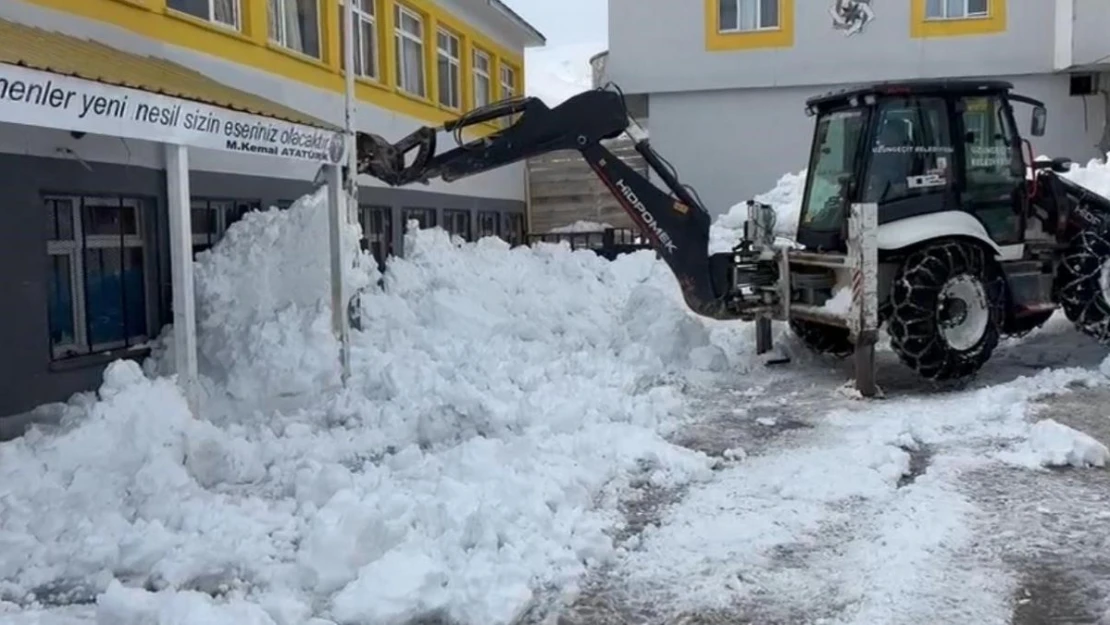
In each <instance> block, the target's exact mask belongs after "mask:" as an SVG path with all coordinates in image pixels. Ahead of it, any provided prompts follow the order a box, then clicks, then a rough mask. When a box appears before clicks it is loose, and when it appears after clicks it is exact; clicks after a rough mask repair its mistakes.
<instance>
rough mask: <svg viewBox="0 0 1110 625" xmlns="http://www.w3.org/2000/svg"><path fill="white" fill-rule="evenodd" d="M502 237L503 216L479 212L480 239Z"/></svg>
mask: <svg viewBox="0 0 1110 625" xmlns="http://www.w3.org/2000/svg"><path fill="white" fill-rule="evenodd" d="M498 236H501V214H500V213H498V212H496V211H478V238H479V239H480V238H482V237H498Z"/></svg>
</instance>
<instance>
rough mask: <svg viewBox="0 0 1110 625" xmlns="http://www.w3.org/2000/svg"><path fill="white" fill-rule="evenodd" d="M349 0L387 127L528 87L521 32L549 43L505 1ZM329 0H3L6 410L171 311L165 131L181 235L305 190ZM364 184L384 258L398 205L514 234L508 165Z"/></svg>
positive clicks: (516, 187) (334, 84) (366, 115)
mask: <svg viewBox="0 0 1110 625" xmlns="http://www.w3.org/2000/svg"><path fill="white" fill-rule="evenodd" d="M347 1H354V2H357V3H358V5H357V6H356V7H355V11H356V14H357V19H356V23H355V33H354V41H353V46H354V48H355V50H354V52H355V54H354V56H355V62H354V68H353V69H354V71H355V75H356V94H357V99H358V106H357V116H356V117H357V127H358V129H359V130H364V131H369V132H374V133H376V134H379V135H382V136H384V137H387V138H400V137H402V136H404V135H406V134H408V133H409V132H411V131H413V130H415V129H416V128H417V127H419V126H422V125H436V124H440V123H442V122H444V121H446V120H448V119H452V118H454V117H457V116H459V115H460V114H462V113H463V112H465V111H467V110H470V109H472V108H475V107H477V106H481V105H483V104H486V103H488V102H491V101H495V100H499V99H502V98H504V97H509V96H512V95H517V94H521V93H523V91H524V49H525V48H527V47H530V46H539V45H543V43H544V38H543V36H542V35H541V34H540V33H539V32H538V31H537V30H536V29H535V28H533V27H532V26H530V25H529V24H528V23H527V22H525V21H524V20H523V19H521V18H520V17H519V16H518V15H517V14H515V13H514V12H513V11H511V10H510V9H508V8H507V7H506V6H505V5H503V4H502V3H501V2H500V1H499V0H347ZM343 2H344V0H3V1H2V2H0V185H2V188H3V189H4V191H5V193H4V197H5V201H4V206H3V208H2V209H0V293H2V294H3V295H4V302H3V303H0V317H2V319H3V323H0V345H2V346H3V347H4V349H3V350H0V420H2V419H3V418H4V417H5V416H9V415H17V414H20V413H24V412H26V411H28V410H30V409H32V408H34V407H35V406H37V405H40V404H43V403H49V402H56V401H64V400H65V399H67V398H68V397H69V396H70V395H71V394H73V393H74V392H78V391H82V390H90V389H93V388H95V387H96V386H97V385H98V384H99V381H100V375H101V372H102V370H103V367H104V366H105V365H106V364H107V363H108V362H110V361H112V360H115V359H118V358H121V357H128V358H142V357H144V356H145V355H146V354H147V353H148V348H147V346H148V344H149V341H150V340H151V339H152V338H153V337H156V336H157V335H158V334H159V332H160V331H161V329H162V328H163V327H164V326H165V324H167V323H169V322H171V320H172V318H173V317H172V310H171V308H172V306H171V303H172V300H171V280H170V254H169V251H168V232H169V226H168V211H167V206H168V205H169V204H170V202H169V199H168V198H169V197H170V194H171V193H173V189H168V188H167V183H168V180H173V179H176V178H177V177H174V176H167V171H168V170H167V168H168V167H175V166H176V165H175V164H174V163H172V162H171V161H173V160H174V159H173V158H171V156H169V155H170V154H171V152H168V151H167V150H166V149H165V146H166V145H168V144H170V143H182V142H183V143H190V145H191V147H190V149H189V150H188V159H187V172H186V173H187V174H188V176H187V178H188V179H189V180H190V185H189V187H188V188H189V194H188V199H189V207H190V209H191V211H190V214H191V220H190V221H191V226H192V243H193V250H194V252H196V251H200V250H202V249H205V248H207V247H209V246H211V245H212V244H214V243H215V242H216V241H217V240H218V239H219V238H220V237H221V236H222V234H223V233H224V232H225V231H226V229H227V228H228V226H229V225H231V224H232V223H234V222H235V221H236V220H237V219H239V218H241V217H242V215H243V214H244V213H245V212H246V211H250V210H257V209H260V208H264V207H269V206H274V205H277V206H288V205H289V204H291V203H292V202H293V201H294V200H295V199H296V198H298V197H300V196H301V195H303V194H304V193H306V192H308V191H310V190H311V189H312V186H313V178H314V176H315V174H316V173H317V171H318V170H319V167H320V164H321V162H324V163H326V162H328V161H329V160H332V161H334V160H335V158H337V157H338V154H339V152H341V151H342V147H341V141H342V139H341V137H342V135H341V128H342V126H343V121H344V110H345V109H344V83H345V75H344V67H343V65H344V63H343V61H342V60H343V58H344V54H343V52H344V45H345V42H344V41H343V40H342V32H343V29H342V15H343V11H344V9H345V7H344V5H343ZM496 127H497V126H496V123H494V124H488V125H486V126H485V127H484V128H483V129H481V130H480V132H489V131H492V130H494V129H496ZM179 140H180V141H179ZM441 141H446V142H448V143H449V144H450V142H451V141H453V139H452V138H451V136H450V135H446V134H445V135H443V138H442V139H441ZM337 147H338V149H339V152H337V151H336V148H337ZM271 154H273V155H276V156H272V157H271V156H270V155H271ZM358 183H359V204H360V206H359V219H360V221H361V222H362V225H363V230H364V232H365V235H366V239H367V241H366V243H367V246H368V247H369V249H371V250H372V251H373V252H374V254H375V255H376V256H378V257H379V259H382V258H384V257H385V256H386V255H388V254H403V249H401V245H402V236H403V231H402V228H403V224H404V223H405V221H407V220H409V219H416V220H418V221H419V222H420V223H421V224H423V225H425V226H431V225H440V226H443V227H444V228H446V229H447V230H450V231H452V232H454V233H456V234H459V235H462V236H464V237H466V238H468V239H475V238H478V237H481V236H486V235H498V236H502V237H504V238H506V239H507V240H510V241H513V242H518V241H522V240H523V237H524V229H525V225H524V215H525V196H526V192H525V184H526V183H525V177H524V166H523V164H519V165H515V166H509V167H504V168H500V169H498V170H496V171H492V172H489V173H485V174H482V175H478V176H474V177H471V178H467V179H465V180H460V181H456V182H453V183H442V182H438V181H437V182H433V183H431V184H429V185H426V186H424V185H419V186H414V187H411V188H403V189H393V188H387V187H384V186H382V185H381V184H380V183H378V182H377V181H376V180H373V179H371V178H369V177H366V176H362V177H360V178H359V181H358ZM177 205H178V206H182V211H184V210H185V208H184V203H182V202H179V203H178V204H177ZM175 214H177V213H175ZM178 249H180V248H178Z"/></svg>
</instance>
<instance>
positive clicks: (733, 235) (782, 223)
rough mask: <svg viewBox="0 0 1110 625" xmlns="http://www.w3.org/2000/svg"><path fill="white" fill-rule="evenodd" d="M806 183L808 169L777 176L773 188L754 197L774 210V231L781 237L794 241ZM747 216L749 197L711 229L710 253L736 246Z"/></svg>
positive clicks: (717, 220) (722, 216)
mask: <svg viewBox="0 0 1110 625" xmlns="http://www.w3.org/2000/svg"><path fill="white" fill-rule="evenodd" d="M805 183H806V170H804V169H803V170H802V171H800V172H798V173H796V174H792V173H788V174H785V175H783V176H782V177H781V178H779V179H778V182H776V183H775V186H774V188H773V189H771V190H770V191H767V192H766V193H761V194H759V195H757V196H755V197H754V198H752V199H754V200H755V201H757V202H762V203H764V204H769V205H771V206H772V207H773V208H774V209H775V228H774V233H775V236H776V237H777V238H779V239H784V240H786V241H793V240H794V238H795V236H796V233H797V231H798V217H799V215H800V213H801V210H802V197H803V196H804V194H805ZM747 218H748V202H747V200H745V201H743V202H740V203H738V204H735V205H733V207H732V208H730V209H729V210H728V212H727V213H725V214H723V215H720V216H719V217H718V218H717V219H716V220H715V221H714V222H713V225H712V226H710V229H709V253H710V254H715V253H719V252H728V251H731V250H732V248H734V247H736V244H737V243H739V242H740V240H741V239H743V237H744V221H745V220H747Z"/></svg>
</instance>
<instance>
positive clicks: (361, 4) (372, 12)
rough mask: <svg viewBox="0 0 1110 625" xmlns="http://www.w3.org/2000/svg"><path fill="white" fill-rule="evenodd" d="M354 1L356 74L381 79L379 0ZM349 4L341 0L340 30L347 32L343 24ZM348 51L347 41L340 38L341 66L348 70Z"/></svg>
mask: <svg viewBox="0 0 1110 625" xmlns="http://www.w3.org/2000/svg"><path fill="white" fill-rule="evenodd" d="M353 1H354V9H355V10H354V13H355V20H354V29H353V30H354V38H355V75H356V76H362V77H363V78H373V79H374V80H380V76H381V74H380V73H379V65H378V31H377V27H378V26H377V25H378V13H377V9H376V7H375V2H376V1H377V0H353ZM346 9H347V6H346V3H345V2H344V1H343V0H339V32H345V31H344V30H343V29H344V26H343V24H344V23H345V21H344V20H346V19H347V16H346V15H345V12H346ZM346 62H347V52H346V41H345V40H344V39H343V37H340V38H339V66H340V68H342V69H344V70H346V68H347V67H346Z"/></svg>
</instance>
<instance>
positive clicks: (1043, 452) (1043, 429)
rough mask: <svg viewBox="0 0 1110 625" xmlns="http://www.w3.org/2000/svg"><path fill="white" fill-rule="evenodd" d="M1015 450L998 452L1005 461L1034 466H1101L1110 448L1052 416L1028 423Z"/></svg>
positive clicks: (1106, 458) (1107, 458)
mask: <svg viewBox="0 0 1110 625" xmlns="http://www.w3.org/2000/svg"><path fill="white" fill-rule="evenodd" d="M1026 436H1027V438H1026V440H1025V441H1024V442H1023V443H1022V444H1021V445H1020V446H1019V448H1018V449H1016V450H1014V451H1011V452H1005V453H1003V454H1000V457H1001V458H1002V459H1003V460H1006V461H1007V462H1012V463H1014V464H1018V465H1021V466H1026V467H1031V468H1037V467H1064V466H1073V467H1105V466H1106V464H1107V461H1110V449H1107V447H1106V445H1103V444H1102V443H1100V442H1098V441H1097V440H1095V439H1094V438H1092V437H1091V436H1089V435H1088V434H1085V433H1083V432H1080V431H1079V430H1076V429H1074V428H1071V427H1068V426H1066V425H1064V424H1062V423H1059V422H1057V421H1055V420H1053V419H1042V420H1040V421H1038V422H1037V423H1035V424H1034V425H1032V426H1030V428H1029V432H1028V434H1027V435H1026Z"/></svg>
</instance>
